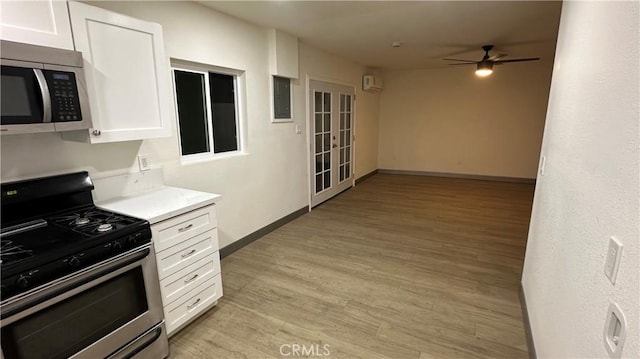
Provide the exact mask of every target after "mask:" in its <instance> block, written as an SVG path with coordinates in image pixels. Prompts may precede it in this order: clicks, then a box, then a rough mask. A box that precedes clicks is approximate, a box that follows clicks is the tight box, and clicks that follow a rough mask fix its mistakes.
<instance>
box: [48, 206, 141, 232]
mask: <svg viewBox="0 0 640 359" xmlns="http://www.w3.org/2000/svg"><path fill="white" fill-rule="evenodd" d="M49 221H50V222H51V223H55V224H56V225H59V226H62V227H64V228H68V229H71V230H74V231H76V232H79V233H82V234H84V235H89V236H92V235H98V234H103V233H107V232H111V231H114V230H117V229H118V228H121V227H123V226H126V225H128V224H130V223H132V222H133V221H132V220H131V219H130V218H126V217H123V216H120V215H117V214H115V213H111V212H106V211H102V210H99V209H96V208H92V209H89V210H86V211H82V212H75V213H71V214H67V215H62V216H58V217H52V218H49Z"/></svg>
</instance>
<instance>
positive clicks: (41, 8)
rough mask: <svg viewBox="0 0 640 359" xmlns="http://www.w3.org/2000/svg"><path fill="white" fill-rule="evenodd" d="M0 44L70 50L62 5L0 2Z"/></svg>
mask: <svg viewBox="0 0 640 359" xmlns="http://www.w3.org/2000/svg"><path fill="white" fill-rule="evenodd" d="M0 37H1V38H2V39H3V40H9V41H15V42H23V43H27V44H34V45H40V46H49V47H57V48H60V49H67V50H73V37H72V36H71V25H70V24H69V13H68V11H67V2H66V1H55V0H48V1H45V0H39V1H24V0H23V1H5V0H2V1H0Z"/></svg>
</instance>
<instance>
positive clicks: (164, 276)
mask: <svg viewBox="0 0 640 359" xmlns="http://www.w3.org/2000/svg"><path fill="white" fill-rule="evenodd" d="M151 233H152V236H153V243H154V247H155V248H156V262H157V265H158V276H159V277H160V291H161V293H162V303H163V305H164V316H165V320H166V323H167V333H168V335H172V334H173V333H175V331H176V330H178V329H180V328H181V327H182V326H184V325H186V324H187V323H189V322H190V321H191V320H192V319H195V318H196V317H197V316H199V315H200V314H202V313H203V312H204V311H206V310H207V309H209V308H210V307H211V306H212V305H214V304H215V303H216V302H217V300H218V299H220V297H222V279H221V275H220V253H219V251H218V249H219V248H218V230H217V221H216V211H215V205H209V206H206V207H202V208H198V209H195V210H192V211H190V212H187V213H183V214H180V215H177V216H174V217H171V218H169V219H166V220H164V221H161V222H158V223H154V224H152V225H151Z"/></svg>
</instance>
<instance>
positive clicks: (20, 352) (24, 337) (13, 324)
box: [0, 244, 168, 359]
mask: <svg viewBox="0 0 640 359" xmlns="http://www.w3.org/2000/svg"><path fill="white" fill-rule="evenodd" d="M10 301H11V302H10V303H3V305H2V307H0V315H1V316H2V324H1V326H2V327H1V329H0V331H1V339H2V354H3V357H4V358H7V359H9V358H16V359H21V358H24V359H27V358H28V359H37V358H50V359H54V358H69V357H70V358H105V357H108V356H110V355H112V354H114V353H116V352H117V351H121V350H122V349H123V348H128V349H126V352H130V353H134V355H135V353H141V352H154V353H155V354H157V353H163V354H162V355H160V356H158V355H155V357H166V356H167V355H168V343H167V339H166V333H165V332H164V331H163V329H164V326H163V325H162V321H163V313H162V301H161V297H160V288H159V281H158V274H157V268H156V262H155V255H154V251H153V247H152V245H151V244H149V245H145V246H142V247H138V248H136V249H133V250H131V251H129V252H127V253H124V254H122V255H120V256H118V257H116V258H113V259H110V260H108V261H104V262H101V263H98V264H96V265H94V266H92V267H90V268H88V269H86V270H83V271H81V272H79V273H76V274H74V275H71V276H67V277H65V278H62V279H60V280H58V281H56V282H54V283H51V284H49V285H47V286H45V287H41V288H36V289H34V290H33V291H31V292H27V293H26V294H25V295H22V296H20V297H18V298H16V299H15V300H14V299H13V298H12V299H10ZM154 328H155V329H154ZM152 330H155V331H153V332H152V334H149V331H152ZM158 330H159V332H158ZM156 333H159V334H157V335H156ZM145 338H146V339H145ZM149 338H153V341H150V339H149ZM135 343H139V346H141V348H136V347H135V346H136V345H138V344H135ZM132 345H133V347H132ZM150 345H153V347H154V348H155V349H154V350H148V349H145V347H148V346H150ZM132 356H133V355H132ZM132 356H129V357H132ZM138 357H139V356H138Z"/></svg>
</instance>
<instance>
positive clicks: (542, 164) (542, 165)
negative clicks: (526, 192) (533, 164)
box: [540, 156, 547, 176]
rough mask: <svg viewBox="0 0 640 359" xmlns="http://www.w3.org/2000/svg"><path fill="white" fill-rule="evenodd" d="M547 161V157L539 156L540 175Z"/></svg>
mask: <svg viewBox="0 0 640 359" xmlns="http://www.w3.org/2000/svg"><path fill="white" fill-rule="evenodd" d="M546 163H547V157H546V156H541V157H540V176H544V165H545V164H546Z"/></svg>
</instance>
